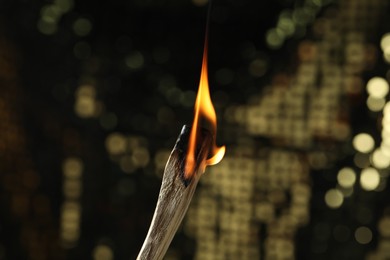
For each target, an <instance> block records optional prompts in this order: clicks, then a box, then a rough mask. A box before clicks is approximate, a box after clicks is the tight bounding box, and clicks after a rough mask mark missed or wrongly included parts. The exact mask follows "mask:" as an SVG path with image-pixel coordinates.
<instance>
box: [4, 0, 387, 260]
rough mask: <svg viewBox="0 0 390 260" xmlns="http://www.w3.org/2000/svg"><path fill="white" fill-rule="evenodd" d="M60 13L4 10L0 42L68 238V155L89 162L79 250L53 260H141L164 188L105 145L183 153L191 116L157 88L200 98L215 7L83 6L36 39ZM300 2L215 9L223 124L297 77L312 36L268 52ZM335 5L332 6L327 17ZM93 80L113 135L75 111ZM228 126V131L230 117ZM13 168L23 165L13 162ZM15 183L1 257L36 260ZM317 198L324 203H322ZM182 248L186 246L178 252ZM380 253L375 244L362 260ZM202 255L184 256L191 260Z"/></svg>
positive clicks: (15, 99)
mask: <svg viewBox="0 0 390 260" xmlns="http://www.w3.org/2000/svg"><path fill="white" fill-rule="evenodd" d="M50 3H52V2H51V1H27V0H13V1H11V0H2V1H0V19H1V20H0V28H1V35H0V37H2V39H3V41H4V42H7V44H6V45H4V46H6V47H4V46H3V48H2V49H0V51H1V52H3V54H2V55H3V56H4V57H7V58H6V60H8V61H9V63H10V64H13V65H12V66H11V65H10V66H9V67H10V68H11V69H10V70H11V72H12V73H13V74H15V75H16V76H15V77H14V78H12V79H10V81H8V82H11V81H12V85H9V84H8V85H7V81H6V80H3V81H2V82H3V86H1V89H2V91H4V96H5V97H8V96H10V97H12V98H9V99H7V100H8V101H9V102H10V103H12V104H13V106H14V107H15V108H16V109H15V111H16V116H17V120H16V119H15V120H16V121H17V122H16V123H15V124H17V125H18V127H19V129H22V130H23V131H21V132H18V136H19V137H18V138H19V139H20V138H22V139H23V140H25V142H24V143H25V146H24V147H25V148H24V152H23V155H21V156H25V157H27V158H30V159H31V160H29V161H31V167H32V168H33V169H34V171H35V172H36V173H37V174H38V175H39V179H40V185H39V187H37V188H36V190H34V191H32V192H31V195H33V194H35V193H40V194H43V196H45V197H47V198H48V199H49V201H50V212H51V213H50V214H51V215H52V218H51V219H52V221H51V222H50V223H51V224H50V225H51V228H52V230H58V228H59V225H60V224H59V222H60V221H59V218H60V208H61V203H62V201H63V195H62V188H61V185H62V173H61V171H62V170H61V167H62V166H61V165H62V162H63V160H64V158H66V157H68V156H79V157H81V158H83V163H84V172H83V192H82V196H81V199H80V203H81V205H82V220H81V237H80V239H79V242H78V244H77V245H76V246H75V247H72V248H68V249H59V248H57V249H56V250H58V252H57V253H58V254H57V255H56V254H54V253H53V254H52V255H55V256H52V257H48V259H57V257H58V258H60V257H61V258H65V259H90V258H91V251H92V250H93V248H94V247H95V246H96V244H98V243H105V244H108V245H110V246H111V247H112V248H113V250H114V252H115V259H134V258H135V256H136V254H137V253H138V250H139V248H140V246H141V244H142V241H143V239H144V237H145V235H146V231H147V228H148V226H149V223H150V219H151V216H152V213H153V209H154V206H155V202H156V199H157V193H158V190H159V186H160V179H159V178H157V177H156V175H155V174H154V171H155V169H154V167H153V166H152V165H151V164H150V165H148V166H147V167H145V168H142V169H138V170H137V171H135V172H134V173H132V174H126V173H124V172H123V171H122V170H121V169H120V167H119V166H118V165H117V164H115V163H113V162H112V161H111V160H109V159H108V158H109V155H108V154H107V151H106V150H105V148H104V144H105V140H106V137H107V136H108V135H109V134H110V133H112V132H114V131H115V132H119V133H123V134H126V135H127V134H131V135H135V136H142V137H144V138H145V139H147V140H148V142H147V147H148V149H149V151H150V158H153V156H154V155H155V154H156V153H157V151H158V150H159V149H163V148H166V149H171V148H172V147H173V145H174V142H175V139H176V137H177V135H178V133H179V131H180V129H181V126H182V125H183V124H187V123H190V122H191V120H192V113H193V108H192V106H183V105H181V104H178V102H176V101H175V100H174V98H171V99H168V98H166V96H164V95H163V93H162V92H161V87H159V86H160V85H161V84H160V83H161V80H162V79H163V78H170V79H172V78H173V79H174V80H175V82H176V86H177V88H179V89H181V90H182V91H193V92H195V91H196V89H197V84H198V80H199V75H200V65H201V57H202V52H203V44H204V33H205V26H206V16H207V5H204V4H203V5H196V4H194V3H192V2H191V1H175V0H165V1H164V0H159V1H141V0H130V1H129V0H126V1H125V0H113V1H89V0H85V1H75V2H74V5H73V8H72V9H71V10H69V11H67V12H66V13H64V14H62V16H61V18H60V19H59V21H58V23H57V30H56V31H55V32H54V33H52V34H49V35H46V34H43V33H42V32H40V31H39V30H38V28H37V22H38V20H39V19H40V17H41V9H42V7H43V6H44V5H48V4H50ZM302 4H303V1H293V0H275V1H254V0H244V1H243V0H241V1H239V0H235V1H233V0H230V1H219V0H216V1H214V2H213V9H212V12H211V20H210V38H209V79H210V85H211V90H210V91H211V95H212V98H213V101H214V102H215V106H216V110H217V114H219V115H222V114H223V113H224V109H225V108H226V107H227V105H234V104H244V103H246V102H247V100H248V99H249V98H250V97H251V96H252V95H254V94H255V93H259V92H260V91H261V88H262V86H264V85H265V84H267V83H268V82H269V81H270V77H271V76H272V75H273V74H275V73H277V72H280V71H293V64H294V61H295V54H294V52H295V50H296V46H297V44H298V43H299V41H300V40H301V39H303V38H304V37H307V35H306V34H305V33H302V34H300V35H296V36H293V37H291V38H289V39H288V40H287V41H286V42H285V44H284V45H282V46H281V47H280V48H277V49H274V48H270V47H269V46H268V45H267V44H266V42H265V33H266V32H267V30H269V29H270V28H271V27H273V26H275V23H276V21H277V17H278V15H279V14H280V12H281V11H283V10H286V9H291V8H294V7H295V6H299V5H302ZM334 4H335V3H330V2H329V4H327V5H324V7H323V8H322V9H320V10H319V12H318V15H321V14H322V12H323V11H324V10H325V9H326V8H328V7H329V6H332V5H334ZM78 18H87V19H88V20H89V21H91V24H92V29H91V31H90V32H89V33H88V34H87V35H85V36H80V35H77V34H76V33H75V32H74V30H73V25H74V22H75V20H77V19H78ZM383 27H386V26H383ZM385 29H386V28H383V29H382V28H381V29H380V31H384V30H385ZM374 37H379V36H374ZM378 39H379V38H378ZM80 42H82V43H83V44H84V45H83V46H84V47H85V46H88V47H85V48H84V49H81V50H79V52H78V53H76V52H77V51H75V46H76V45H77V44H78V43H80ZM134 51H137V52H141V53H142V55H143V58H144V63H143V66H142V67H141V68H138V69H129V68H128V67H127V66H126V60H125V59H126V57H127V56H128V55H131V54H132V53H133V52H134ZM159 51H160V52H159ZM75 53H76V54H75ZM156 53H157V54H156ZM158 53H160V54H161V53H162V54H161V55H162V56H161V55H160V56H158V55H159V54H158ZM164 55H165V56H164ZM156 57H157V58H156ZM159 57H160V58H159ZM161 57H162V58H161ZM254 57H262V58H263V59H264V60H265V61H266V63H267V66H266V71H265V74H264V75H263V76H261V77H252V76H251V75H250V73H249V72H248V65H249V63H250V62H251V61H252V60H253V58H254ZM220 69H228V70H229V71H232V72H233V76H232V79H231V80H229V81H228V82H224V81H223V80H222V81H221V80H218V76H217V71H219V70H220ZM381 70H383V69H382V68H378V71H381ZM85 82H87V83H91V82H93V83H94V85H95V86H96V91H97V99H98V100H99V101H101V103H102V104H104V109H105V111H106V112H107V111H108V112H109V113H111V114H114V115H115V117H116V123H115V124H113V125H111V126H109V127H107V126H104V125H102V123H101V121H99V118H87V119H85V118H80V117H79V116H77V114H76V113H75V112H74V100H75V92H76V90H77V88H78V87H79V85H80V84H83V83H85ZM363 105H364V104H363ZM163 106H167V107H170V108H171V109H172V111H173V115H172V117H171V118H170V121H169V122H167V123H161V122H159V121H158V120H156V115H157V113H158V111H159V109H160V108H161V107H163ZM358 109H359V106H357V110H356V111H353V112H352V114H351V117H352V118H353V119H354V116H355V113H356V114H357V115H358V119H356V120H355V121H354V120H352V123H353V124H354V125H353V127H355V128H354V129H357V130H356V131H358V129H359V128H360V127H362V126H365V125H366V123H373V125H375V123H376V122H375V120H373V119H372V117H370V115H369V114H368V113H367V112H366V111H365V110H364V109H362V108H361V109H360V110H358ZM219 118H221V119H220V120H221V125H223V124H224V122H223V118H222V117H221V116H219ZM374 128H375V127H374ZM10 131H11V130H10ZM233 132H234V130H233ZM4 138H6V136H5V137H4ZM219 142H220V143H224V144H229V143H233V142H234V135H231V136H230V135H229V134H222V135H221V139H220V140H219ZM19 149H22V148H19ZM3 152H4V151H2V153H3ZM4 153H5V152H4ZM3 158H5V157H3ZM7 158H8V157H7ZM4 160H5V159H4ZM7 160H8V161H12V164H16V165H17V164H18V161H17V160H16V159H15V158H14V157H12V158H8V159H7ZM152 160H153V159H151V161H152ZM345 160H352V158H346V159H345ZM340 164H342V162H341V163H340ZM15 167H16V168H17V166H15ZM316 178H317V179H316ZM316 178H314V180H313V181H314V184H315V185H318V186H319V187H320V188H319V189H320V190H321V182H322V181H323V179H322V178H321V177H316ZM121 180H126V181H127V182H126V183H127V184H129V183H130V187H132V188H131V189H130V190H131V191H129V192H123V189H120V188H118V187H119V186H118V183H120V181H121ZM4 183H5V182H4ZM6 185H7V184H6V183H5V184H4V185H3V188H2V194H3V198H2V203H3V204H2V206H1V207H2V211H1V216H0V217H1V219H0V220H1V226H0V228H1V229H0V231H1V236H0V239H1V240H0V242H1V243H2V246H1V250H0V251H1V253H0V259H33V258H30V257H28V255H29V252H30V251H29V250H30V249H28V248H27V247H26V246H25V245H24V242H23V238H21V235H20V233H21V232H22V230H23V225H24V223H29V221H30V220H29V218H28V217H24V218H17V217H15V215H14V214H13V213H12V210H11V208H12V199H11V198H12V196H11V195H12V194H11V193H12V192H10V191H9V190H8V189H7V187H6ZM126 187H127V186H126ZM323 189H325V188H323ZM313 196H314V198H313V201H314V202H315V201H316V197H315V196H316V193H313ZM322 199H323V198H322V197H319V198H318V200H322ZM372 200H374V201H376V204H375V207H373V208H372V210H373V213H374V215H375V217H374V219H378V218H379V214H380V213H381V211H379V209H381V208H382V207H383V206H382V205H383V204H384V201H385V197H384V195H376V197H374V198H372ZM314 206H315V205H314ZM324 207H325V206H324ZM323 211H325V209H324V208H320V209H317V208H316V207H313V209H312V212H311V214H312V222H311V224H310V225H309V226H308V227H305V228H303V229H302V230H301V231H299V233H298V238H297V241H296V243H297V255H298V256H299V259H312V258H310V257H311V253H310V252H308V250H307V248H306V245H307V243H308V242H309V241H310V239H311V236H312V233H313V225H312V223H315V222H316V218H317V217H318V218H321V216H319V215H317V214H322V212H323ZM28 216H29V215H28ZM329 221H330V223H331V221H332V219H331V218H330V219H329ZM347 222H348V219H346V223H347ZM47 225H49V224H47ZM37 229H38V230H40V232H42V234H43V233H44V232H45V230H46V226H45V225H42V226H39V225H38V227H37ZM374 236H375V234H374ZM182 245H183V244H182V243H181V242H178V241H176V240H175V241H174V244H173V246H177V247H180V246H182ZM354 246H355V244H353V245H351V248H354ZM374 246H375V243H372V244H371V245H370V246H368V247H366V248H365V249H364V250H367V251H368V250H370V249H372V248H374ZM343 247H347V246H346V245H343ZM329 248H334V250H333V249H330V250H329V252H335V251H337V250H338V249H337V248H338V246H337V245H333V247H332V244H330V245H329ZM51 250H53V249H51ZM192 250H193V248H192V249H191V248H190V249H189V250H188V252H187V253H186V255H185V256H184V257H189V256H190V255H191V253H192ZM49 255H50V254H49ZM331 255H333V254H332V253H329V255H328V256H331ZM183 259H184V258H183Z"/></svg>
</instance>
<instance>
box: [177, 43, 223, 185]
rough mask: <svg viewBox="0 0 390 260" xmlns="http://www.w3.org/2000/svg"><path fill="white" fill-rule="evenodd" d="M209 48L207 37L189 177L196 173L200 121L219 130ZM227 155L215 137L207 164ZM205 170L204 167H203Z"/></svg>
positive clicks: (188, 162)
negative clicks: (209, 75)
mask: <svg viewBox="0 0 390 260" xmlns="http://www.w3.org/2000/svg"><path fill="white" fill-rule="evenodd" d="M207 49H208V39H207V37H206V40H205V46H204V51H203V60H202V71H201V74H200V82H199V88H198V94H197V96H196V101H195V115H194V122H193V123H192V128H191V133H190V139H189V144H188V151H187V158H186V166H185V172H184V178H185V179H189V178H191V177H192V175H193V174H194V170H195V165H196V159H195V150H196V143H197V138H198V136H199V135H198V131H199V121H200V119H205V120H207V122H210V123H211V127H212V134H213V135H215V134H216V132H217V116H216V114H215V109H214V106H213V104H212V102H211V98H210V91H209V82H208V77H207ZM224 155H225V146H221V147H217V146H216V144H215V138H214V143H213V147H212V148H211V154H210V156H211V157H210V158H208V159H207V160H206V165H204V167H206V166H207V165H214V164H217V163H219V162H220V161H221V160H222V158H223V156H224ZM203 171H204V169H203Z"/></svg>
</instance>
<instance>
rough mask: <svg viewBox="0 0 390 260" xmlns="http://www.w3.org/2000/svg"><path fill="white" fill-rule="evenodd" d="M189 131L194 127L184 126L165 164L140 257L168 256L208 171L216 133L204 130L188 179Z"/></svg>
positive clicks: (146, 259) (141, 259)
mask: <svg viewBox="0 0 390 260" xmlns="http://www.w3.org/2000/svg"><path fill="white" fill-rule="evenodd" d="M189 134H190V128H189V127H188V126H183V128H182V131H181V133H180V135H179V137H178V139H177V141H176V145H175V147H174V148H173V150H172V152H171V155H170V157H169V159H168V162H167V164H166V165H165V170H164V176H163V179H162V184H161V188H160V193H159V196H158V201H157V205H156V209H155V211H154V215H153V219H152V222H151V224H150V227H149V231H148V234H147V236H146V238H145V241H144V243H143V245H142V248H141V251H140V252H139V254H138V257H137V260H159V259H162V258H163V257H164V255H165V253H166V251H167V250H168V247H169V245H170V243H171V241H172V239H173V237H174V235H175V234H176V231H177V229H178V227H179V225H180V224H181V222H182V220H183V218H184V215H185V214H186V212H187V209H188V206H189V204H190V202H191V199H192V196H193V194H194V192H195V189H196V186H197V184H198V181H199V178H200V176H201V175H202V173H203V172H204V169H205V161H206V158H207V156H208V154H209V150H210V147H211V145H212V136H211V134H210V132H208V131H201V135H202V137H201V138H199V139H200V140H201V141H200V142H199V144H198V152H197V157H196V162H197V163H196V167H195V174H194V175H193V176H192V177H191V179H189V180H186V179H184V168H185V157H186V154H187V144H188V137H189Z"/></svg>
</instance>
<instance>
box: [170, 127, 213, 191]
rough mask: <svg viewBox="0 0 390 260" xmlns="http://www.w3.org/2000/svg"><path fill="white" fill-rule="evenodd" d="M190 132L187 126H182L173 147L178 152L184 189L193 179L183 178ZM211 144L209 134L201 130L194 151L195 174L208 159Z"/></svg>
mask: <svg viewBox="0 0 390 260" xmlns="http://www.w3.org/2000/svg"><path fill="white" fill-rule="evenodd" d="M190 132H191V127H190V126H188V125H184V126H183V127H182V129H181V132H180V134H179V136H178V138H177V141H176V144H175V147H174V149H173V150H176V151H177V152H178V156H179V161H180V178H181V180H182V182H183V184H184V185H185V186H186V187H187V186H188V185H189V184H190V183H191V181H192V178H193V176H192V177H191V178H185V176H184V169H185V163H186V158H187V149H188V142H189V138H190ZM211 144H212V135H211V132H210V131H209V130H207V129H205V128H201V129H200V131H199V136H198V142H197V144H196V151H195V157H196V166H195V170H194V172H195V173H196V172H197V171H198V169H199V167H201V165H202V164H203V163H204V160H205V159H206V158H207V157H208V155H209V153H210V149H211Z"/></svg>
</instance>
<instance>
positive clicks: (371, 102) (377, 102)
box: [366, 96, 386, 112]
mask: <svg viewBox="0 0 390 260" xmlns="http://www.w3.org/2000/svg"><path fill="white" fill-rule="evenodd" d="M385 103H386V99H384V98H376V97H373V96H368V98H367V101H366V104H367V107H368V109H370V110H371V111H373V112H379V111H381V110H382V109H383V107H384V106H385Z"/></svg>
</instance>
